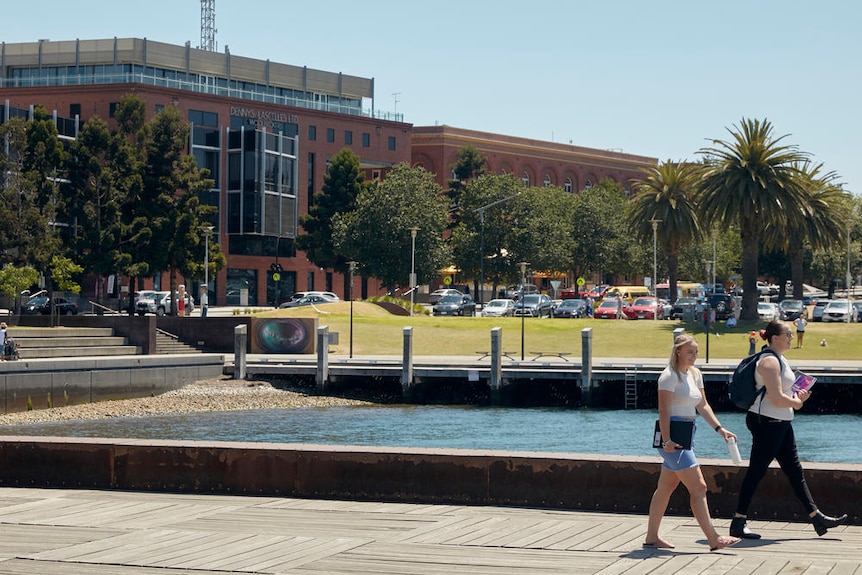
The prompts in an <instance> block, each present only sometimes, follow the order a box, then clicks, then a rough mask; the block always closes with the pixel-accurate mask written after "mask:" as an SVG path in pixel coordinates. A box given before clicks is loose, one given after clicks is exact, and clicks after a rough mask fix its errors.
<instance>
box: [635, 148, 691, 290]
mask: <svg viewBox="0 0 862 575" xmlns="http://www.w3.org/2000/svg"><path fill="white" fill-rule="evenodd" d="M643 171H644V174H645V176H644V178H643V179H640V180H637V181H636V182H635V183H634V186H633V187H634V191H635V194H634V196H632V199H631V201H630V202H629V205H628V210H627V214H626V219H627V221H628V226H629V228H630V229H631V230H633V231H634V233H635V235H636V236H637V238H638V240H640V242H641V243H642V244H649V243H651V242H652V241H653V238H654V237H655V238H656V242H657V243H658V244H659V245H660V246H661V247H662V251H663V252H664V255H665V257H666V258H667V273H668V288H669V291H668V293H669V294H670V298H671V299H673V300H675V299H676V293H677V291H676V282H677V279H678V278H679V255H680V249H681V248H682V246H684V245H688V244H691V243H694V242H697V241H699V240H700V239H701V238H702V237H703V232H702V230H701V228H700V221H699V220H698V217H697V206H696V205H695V203H694V196H695V192H696V191H697V176H696V171H695V168H694V166H692V165H691V164H686V163H680V162H671V161H670V160H667V161H665V162H664V163H662V164H659V165H658V166H655V167H652V168H649V169H645V170H643ZM653 222H655V223H656V227H655V231H654V228H653ZM653 233H655V236H653ZM653 282H654V283H657V282H658V278H653Z"/></svg>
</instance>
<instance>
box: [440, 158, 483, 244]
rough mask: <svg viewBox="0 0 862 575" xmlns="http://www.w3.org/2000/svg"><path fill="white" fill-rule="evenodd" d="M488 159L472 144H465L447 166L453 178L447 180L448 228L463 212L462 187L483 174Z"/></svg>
mask: <svg viewBox="0 0 862 575" xmlns="http://www.w3.org/2000/svg"><path fill="white" fill-rule="evenodd" d="M487 165H488V160H487V159H486V158H485V156H484V155H482V153H481V152H479V150H478V149H477V148H476V146H473V145H467V146H464V147H463V148H461V149H460V150H458V154H457V156H455V161H454V162H453V163H452V165H451V166H449V169H451V170H452V173H453V174H454V175H455V179H453V180H449V191H448V192H447V194H448V196H449V200H450V202H451V205H450V207H449V210H450V212H449V229H450V230H451V229H454V228H455V227H456V226H457V225H458V223H459V222H460V221H461V217H462V214H463V211H462V206H461V204H462V199H461V195H462V194H463V193H464V188H465V187H466V186H467V185H468V184H469V182H472V181H474V180H476V179H478V178H481V177H482V176H484V175H485V169H486V167H487Z"/></svg>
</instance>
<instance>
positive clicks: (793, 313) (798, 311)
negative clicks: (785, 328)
mask: <svg viewBox="0 0 862 575" xmlns="http://www.w3.org/2000/svg"><path fill="white" fill-rule="evenodd" d="M778 313H779V314H780V318H781V319H783V320H784V321H794V320H795V319H796V318H798V317H799V316H802V317H804V318H806V319H807V318H808V309H806V307H805V304H804V303H802V300H801V299H785V300H781V301H780V302H778Z"/></svg>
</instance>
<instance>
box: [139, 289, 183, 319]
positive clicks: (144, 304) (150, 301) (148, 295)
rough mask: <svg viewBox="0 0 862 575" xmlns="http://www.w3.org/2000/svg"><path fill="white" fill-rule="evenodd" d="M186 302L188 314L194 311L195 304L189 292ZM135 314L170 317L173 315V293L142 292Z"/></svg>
mask: <svg viewBox="0 0 862 575" xmlns="http://www.w3.org/2000/svg"><path fill="white" fill-rule="evenodd" d="M184 301H185V305H186V310H187V311H188V313H191V312H192V311H194V309H195V303H194V301H193V300H192V297H191V295H189V293H188V292H186V295H185V298H184ZM135 312H136V313H137V314H138V315H146V314H148V313H152V314H155V315H158V316H163V315H169V314H170V313H171V292H169V291H155V292H141V296H140V298H139V299H138V301H137V302H135Z"/></svg>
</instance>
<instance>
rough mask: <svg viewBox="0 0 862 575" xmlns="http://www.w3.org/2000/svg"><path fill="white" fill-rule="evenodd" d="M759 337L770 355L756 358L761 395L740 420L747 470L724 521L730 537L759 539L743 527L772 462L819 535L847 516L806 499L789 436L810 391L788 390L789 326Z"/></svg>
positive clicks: (772, 327)
mask: <svg viewBox="0 0 862 575" xmlns="http://www.w3.org/2000/svg"><path fill="white" fill-rule="evenodd" d="M763 337H764V339H765V340H766V342H767V347H768V348H769V349H771V350H772V351H773V352H774V354H775V355H773V354H771V353H767V354H764V355H763V356H762V357H761V358H760V359H759V360H758V362H757V368H756V370H755V372H754V379H755V381H756V383H757V388H758V389H761V388H763V387H765V388H766V393H765V394H759V395H758V397H757V399H756V400H755V401H754V403H753V404H752V406H751V407H750V408H749V409H748V413H747V414H746V416H745V425H746V426H747V427H748V429H749V430H750V431H751V437H752V443H751V455H750V456H749V460H748V470H747V471H746V473H745V478H744V479H743V480H742V485H741V486H740V489H739V499H738V500H737V503H736V513H735V514H734V516H733V519H732V520H731V523H730V534H731V535H732V536H734V537H742V538H745V539H760V535H759V534H758V533H754V532H753V531H751V530H750V529H749V528H748V526H747V518H748V508H749V506H750V505H751V500H752V498H753V497H754V492H755V491H756V490H757V485H758V484H759V483H760V480H761V479H763V477H764V475H766V471H767V468H768V467H769V464H770V463H772V460H777V461H778V464H779V466H780V467H781V470H782V471H783V472H784V475H786V476H787V480H788V481H789V482H790V486H791V487H792V488H793V493H794V494H795V495H796V498H797V499H799V501H800V502H801V503H802V505H803V507H804V508H805V511H806V513H808V518H809V520H810V521H811V523H812V525H813V526H814V530H815V531H816V532H817V534H818V535H821V536H822V535H824V534H825V533H826V531H827V529H831V528H832V527H836V526H838V525H841V524H842V523H844V522H845V521H846V520H847V515H846V514H844V515H841V516H840V517H829V516H827V515H824V514H823V513H821V512H820V510H819V509H818V508H817V505H816V504H815V503H814V500H813V499H812V497H811V492H810V491H809V490H808V484H807V483H806V482H805V474H804V473H803V471H802V465H800V463H799V455H798V454H797V451H796V438H795V436H794V434H793V415H794V411H795V410H798V409H801V408H802V406H803V405H804V404H805V402H806V401H807V400H808V398H809V397H811V390H810V389H806V390H801V391H799V392H797V393H794V392H793V383H794V381H795V380H796V377H795V375H794V373H793V370H792V369H791V368H790V365H789V364H788V363H787V360H786V359H784V357H783V356H784V353H785V352H786V351H787V350H788V349H790V344H791V342H792V341H793V333H792V332H791V331H790V328H789V327H788V326H787V325H786V324H785V323H784V322H782V321H779V320H773V321H771V322H769V324H768V325H767V326H766V329H765V330H764V334H763Z"/></svg>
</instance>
